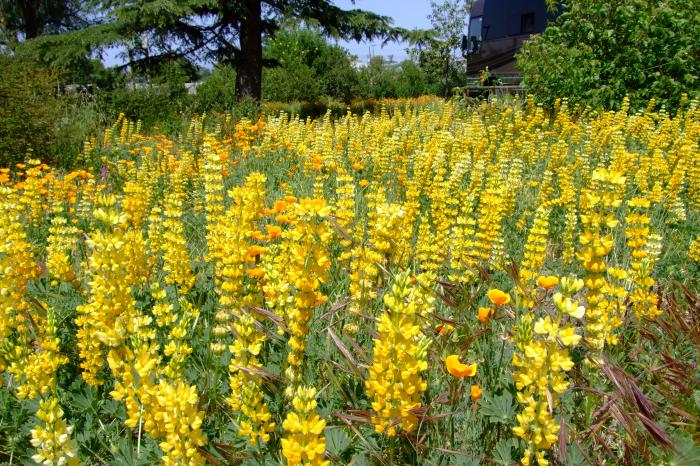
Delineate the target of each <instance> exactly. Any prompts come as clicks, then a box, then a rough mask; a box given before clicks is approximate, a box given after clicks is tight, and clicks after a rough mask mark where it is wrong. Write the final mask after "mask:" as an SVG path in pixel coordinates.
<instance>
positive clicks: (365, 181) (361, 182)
mask: <svg viewBox="0 0 700 466" xmlns="http://www.w3.org/2000/svg"><path fill="white" fill-rule="evenodd" d="M359 184H360V186H362V187H363V188H364V187H365V186H369V181H367V180H360V183H359Z"/></svg>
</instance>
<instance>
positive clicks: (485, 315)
mask: <svg viewBox="0 0 700 466" xmlns="http://www.w3.org/2000/svg"><path fill="white" fill-rule="evenodd" d="M491 314H493V309H492V308H490V307H480V308H479V311H478V313H477V315H476V318H477V319H479V320H480V321H481V322H482V323H484V324H486V323H488V321H489V317H491Z"/></svg>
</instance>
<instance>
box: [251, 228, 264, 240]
mask: <svg viewBox="0 0 700 466" xmlns="http://www.w3.org/2000/svg"><path fill="white" fill-rule="evenodd" d="M248 235H249V236H250V237H251V238H253V239H257V240H258V241H262V240H264V239H265V235H264V234H263V232H262V231H260V230H255V231H251V232H250V233H248Z"/></svg>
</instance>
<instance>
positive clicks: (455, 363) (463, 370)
mask: <svg viewBox="0 0 700 466" xmlns="http://www.w3.org/2000/svg"><path fill="white" fill-rule="evenodd" d="M445 365H446V366H447V371H448V372H449V373H450V374H452V375H453V376H455V377H458V378H460V379H461V378H462V377H473V376H474V375H476V363H473V364H470V365H466V364H462V363H461V362H459V356H457V355H456V354H451V355H449V356H447V358H445Z"/></svg>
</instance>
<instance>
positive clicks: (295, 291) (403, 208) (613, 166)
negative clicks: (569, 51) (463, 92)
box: [0, 98, 700, 466]
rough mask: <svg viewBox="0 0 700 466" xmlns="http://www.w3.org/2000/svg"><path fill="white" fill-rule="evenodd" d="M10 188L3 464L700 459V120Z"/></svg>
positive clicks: (439, 126)
mask: <svg viewBox="0 0 700 466" xmlns="http://www.w3.org/2000/svg"><path fill="white" fill-rule="evenodd" d="M81 157H82V160H83V165H84V169H82V170H79V171H73V172H64V171H59V170H56V169H53V168H52V167H49V166H46V165H44V164H42V163H41V162H40V161H39V160H31V161H29V162H28V163H26V164H18V165H16V166H12V167H7V168H3V169H2V170H1V171H0V203H1V204H2V208H1V209H0V270H2V273H1V274H0V373H2V374H3V375H2V378H1V379H0V380H1V381H2V384H3V387H2V390H1V391H0V462H5V463H8V464H32V463H40V464H45V465H53V464H56V465H64V464H66V465H73V464H119V465H148V464H158V463H162V464H166V465H182V464H205V463H207V464H212V465H225V464H250V465H254V464H270V465H273V464H290V465H302V464H303V465H330V464H334V465H345V464H354V465H365V464H381V465H399V464H425V465H436V466H437V465H477V464H498V465H509V464H518V463H521V464H524V465H528V464H539V465H545V464H561V465H585V464H698V462H700V447H699V446H698V445H699V444H700V430H699V420H700V388H699V387H700V368H698V364H697V362H698V356H699V355H700V351H699V350H700V294H699V292H700V105H699V104H698V102H696V101H691V102H685V103H684V104H683V105H681V110H679V111H678V113H677V114H675V115H669V114H667V113H666V112H665V111H664V110H663V109H662V110H655V109H654V104H653V102H652V103H650V105H649V107H648V108H647V109H646V111H642V112H637V113H632V112H630V111H629V110H628V108H627V106H626V105H623V108H622V110H620V111H618V112H600V113H594V112H591V111H588V110H586V109H582V108H573V109H572V108H568V107H567V105H566V103H565V102H564V103H562V102H559V103H558V104H557V106H556V108H555V109H554V110H553V111H551V112H550V111H545V110H543V108H542V107H540V106H538V105H537V104H536V103H535V102H534V101H533V100H532V98H529V99H527V100H524V101H494V102H492V103H490V104H483V105H480V106H478V107H463V106H461V105H459V104H458V103H455V102H453V103H446V102H443V101H441V100H438V99H427V98H425V99H422V100H420V101H396V102H394V103H393V104H391V105H387V106H386V107H384V108H382V109H381V111H377V112H375V113H373V114H372V113H365V114H364V115H356V114H351V113H348V114H347V115H346V116H344V117H340V118H335V117H331V116H330V114H329V115H327V116H326V117H325V118H321V119H318V120H311V119H307V120H300V119H298V118H290V117H289V116H287V115H285V114H280V115H278V116H270V117H266V118H262V119H260V120H259V121H256V122H253V121H247V120H242V121H238V122H234V121H231V120H230V119H229V118H227V117H224V116H221V115H211V116H202V117H201V118H198V119H195V120H192V121H191V122H189V123H188V124H187V125H186V129H184V130H183V131H181V132H180V133H179V134H175V135H165V134H158V132H157V131H156V132H146V131H141V129H140V125H139V124H138V123H136V122H132V121H129V120H128V119H126V118H124V117H123V116H120V117H119V119H118V120H117V121H116V122H115V123H114V124H113V126H112V127H111V128H109V129H107V130H106V131H105V132H104V134H102V135H101V136H100V137H99V138H97V139H95V140H91V141H86V143H85V150H84V152H83V154H82V156H81Z"/></svg>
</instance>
